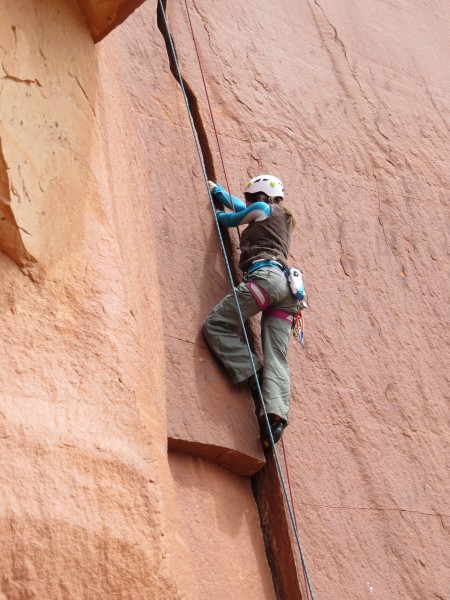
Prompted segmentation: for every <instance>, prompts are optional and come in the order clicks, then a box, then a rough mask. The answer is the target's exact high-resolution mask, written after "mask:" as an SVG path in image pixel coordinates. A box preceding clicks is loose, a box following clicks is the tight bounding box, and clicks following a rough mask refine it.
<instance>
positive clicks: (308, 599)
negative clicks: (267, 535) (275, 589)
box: [281, 438, 310, 600]
mask: <svg viewBox="0 0 450 600" xmlns="http://www.w3.org/2000/svg"><path fill="white" fill-rule="evenodd" d="M281 447H282V448H283V456H284V464H285V465H286V477H287V480H288V487H289V496H290V497H291V507H292V514H293V515H294V521H295V526H296V527H297V531H298V525H297V516H296V514H295V505H294V496H293V494H292V487H291V478H290V476H289V464H288V459H287V454H286V448H285V447H284V440H283V438H281ZM302 572H303V580H304V582H305V590H306V600H310V595H309V591H308V582H307V581H306V573H305V569H304V567H303V564H302Z"/></svg>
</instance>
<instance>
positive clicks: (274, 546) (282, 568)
mask: <svg viewBox="0 0 450 600" xmlns="http://www.w3.org/2000/svg"><path fill="white" fill-rule="evenodd" d="M162 4H163V7H164V11H166V10H167V0H163V1H162ZM156 14H157V25H158V29H159V31H160V32H161V35H162V36H163V38H164V41H165V45H166V51H167V56H168V60H169V65H170V71H171V73H172V75H173V77H174V78H175V80H176V82H177V83H178V85H180V81H179V76H178V71H177V68H176V64H175V60H174V57H173V55H172V48H171V44H170V40H169V34H168V31H167V29H166V25H165V22H164V16H163V14H162V10H161V7H160V5H159V2H158V5H157V11H156ZM172 43H173V46H174V48H175V52H176V46H175V41H174V40H173V38H172ZM181 77H182V82H183V86H184V89H185V91H186V96H187V99H188V104H189V108H190V111H191V114H192V120H193V123H194V128H195V131H196V135H197V139H198V142H199V145H200V148H201V151H202V154H203V160H204V163H205V169H206V173H207V176H208V178H209V179H212V180H214V181H215V180H216V173H215V168H214V161H213V157H212V152H211V148H210V145H209V142H208V136H207V133H206V129H205V126H204V123H203V119H202V116H201V112H200V107H199V103H198V100H197V97H196V96H195V94H194V92H193V90H192V88H191V86H190V85H189V83H188V82H187V81H186V79H185V77H184V76H183V75H182V76H181ZM224 234H225V235H224V236H223V237H224V242H225V245H226V249H227V252H228V254H229V255H230V254H231V251H232V244H231V238H230V235H229V233H228V232H224ZM230 267H231V269H232V271H234V268H233V267H234V265H233V264H231V265H230ZM234 275H235V273H234V272H233V276H234ZM248 335H249V340H250V343H251V344H252V345H253V339H254V336H253V335H252V332H251V328H248ZM251 482H252V490H253V495H254V498H255V502H256V505H257V508H258V512H259V516H260V522H261V529H262V533H263V538H264V543H265V548H266V554H267V559H268V562H269V566H270V569H271V573H272V578H273V583H274V589H275V592H276V596H277V598H278V600H293V599H294V598H297V599H299V600H301V598H303V595H302V592H301V590H300V583H299V581H300V577H299V573H298V571H297V566H296V560H295V554H294V552H293V546H292V540H291V536H290V525H289V520H288V515H287V509H286V507H285V502H284V497H283V492H282V486H281V482H280V479H279V476H278V472H277V469H276V465H275V460H274V458H273V456H271V457H270V458H269V459H268V461H267V464H266V466H265V468H263V469H262V470H261V471H259V473H257V474H256V475H255V476H253V477H252V479H251Z"/></svg>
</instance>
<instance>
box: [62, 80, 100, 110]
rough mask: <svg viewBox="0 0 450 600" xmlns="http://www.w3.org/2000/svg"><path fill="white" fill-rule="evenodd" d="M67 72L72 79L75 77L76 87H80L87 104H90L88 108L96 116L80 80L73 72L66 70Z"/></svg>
mask: <svg viewBox="0 0 450 600" xmlns="http://www.w3.org/2000/svg"><path fill="white" fill-rule="evenodd" d="M67 72H68V73H69V75H70V77H72V79H75V81H76V83H77V85H78V87H79V88H80V90H81V93H82V94H83V96H84V97H85V98H86V100H87V101H88V104H89V106H90V109H91V110H92V112H93V113H94V117H97V115H96V113H95V109H94V107H93V106H92V103H91V101H90V99H89V96H88V95H87V93H86V90H85V89H84V87H83V86H82V85H81V83H80V80H79V79H78V77H77V76H76V75H74V74H73V73H71V72H70V71H67Z"/></svg>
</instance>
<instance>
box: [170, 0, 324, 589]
mask: <svg viewBox="0 0 450 600" xmlns="http://www.w3.org/2000/svg"><path fill="white" fill-rule="evenodd" d="M185 2H186V0H185ZM159 6H160V9H161V13H162V15H163V18H164V24H165V27H166V31H167V36H168V39H169V44H170V48H171V51H172V55H173V59H174V62H175V65H176V69H177V74H178V81H179V84H180V87H181V91H182V93H183V97H184V101H185V104H186V109H187V113H188V117H189V122H190V125H191V129H192V133H193V136H194V142H195V146H196V150H197V154H198V158H199V161H200V166H201V169H202V173H203V178H204V181H205V186H206V190H207V193H208V197H209V201H210V204H211V208H212V210H213V216H214V222H215V224H216V229H217V232H218V235H219V241H220V247H221V250H222V254H223V257H224V261H225V266H226V270H227V274H228V278H229V280H230V283H231V286H232V290H233V295H234V300H235V302H236V308H237V311H238V315H239V320H240V324H241V328H242V335H243V338H244V342H245V344H246V346H247V350H248V353H249V358H250V363H251V366H252V370H253V374H254V376H255V380H256V386H257V389H258V395H259V398H260V400H261V406H262V408H263V412H264V418H265V421H266V425H267V430H268V432H269V437H270V443H271V446H272V449H273V452H274V456H275V462H276V466H277V472H278V476H279V478H280V481H281V485H282V489H283V494H284V498H285V500H286V505H287V508H288V513H289V517H290V520H291V523H292V527H293V530H294V535H295V539H296V542H297V548H298V551H299V555H300V560H301V564H302V569H303V573H304V577H305V580H306V583H307V593H308V591H309V594H310V597H311V600H314V595H313V592H312V588H311V582H310V579H309V575H308V570H307V568H306V563H305V558H304V555H303V551H302V547H301V544H300V538H299V534H298V528H297V523H296V519H295V517H294V512H293V505H292V504H291V501H290V499H289V496H288V492H287V488H286V483H285V480H284V476H283V472H282V469H281V464H280V460H279V457H278V452H277V449H276V447H275V442H274V439H273V435H272V431H271V428H270V423H269V416H268V414H267V410H266V406H265V402H264V398H263V395H262V390H261V386H260V384H259V380H258V377H257V370H256V366H255V362H254V360H253V353H252V351H251V347H250V342H249V339H248V335H247V332H246V329H245V321H244V318H243V315H242V311H241V307H240V305H239V300H238V297H237V293H236V287H235V284H234V279H233V275H232V273H231V268H230V263H229V260H228V256H227V253H226V249H225V244H224V241H223V237H222V232H221V230H220V225H219V221H218V220H217V216H216V211H215V206H214V201H213V198H212V195H211V190H210V189H209V185H208V175H207V173H206V167H205V162H204V159H203V154H202V151H201V147H200V143H199V140H198V135H197V130H196V128H195V123H194V119H193V117H192V113H191V109H190V107H189V100H188V97H187V94H186V90H185V87H184V84H183V77H182V75H181V70H180V66H179V63H178V57H177V54H176V51H175V46H174V43H173V39H172V35H171V33H170V29H169V24H168V22H167V16H166V11H165V9H164V6H163V2H162V0H159ZM197 56H198V53H197ZM199 63H200V59H199ZM202 76H203V74H202ZM205 88H206V83H205ZM208 102H209V100H208ZM211 116H212V113H211ZM214 129H216V128H215V125H214ZM217 139H218V136H217ZM220 154H221V153H220ZM221 156H222V154H221ZM222 164H223V166H224V163H223V161H222ZM224 169H225V167H224ZM230 196H231V194H230Z"/></svg>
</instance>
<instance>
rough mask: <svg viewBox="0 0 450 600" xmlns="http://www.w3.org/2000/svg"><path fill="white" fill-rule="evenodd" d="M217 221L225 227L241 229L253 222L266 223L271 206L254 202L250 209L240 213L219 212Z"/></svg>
mask: <svg viewBox="0 0 450 600" xmlns="http://www.w3.org/2000/svg"><path fill="white" fill-rule="evenodd" d="M216 215H217V220H218V221H219V223H220V224H221V225H225V227H239V225H246V224H247V223H251V222H252V221H264V220H265V219H267V218H268V217H269V216H270V204H267V203H266V202H254V203H253V204H251V205H250V206H249V207H248V208H245V209H243V210H240V211H239V212H234V213H228V212H217V213H216Z"/></svg>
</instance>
